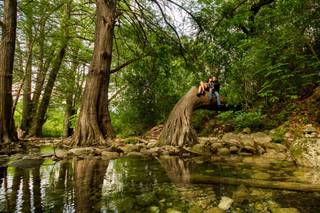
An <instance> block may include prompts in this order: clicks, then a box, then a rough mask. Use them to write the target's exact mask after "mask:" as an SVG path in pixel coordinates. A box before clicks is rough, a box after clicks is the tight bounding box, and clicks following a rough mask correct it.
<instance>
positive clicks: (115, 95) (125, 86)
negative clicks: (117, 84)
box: [108, 85, 128, 103]
mask: <svg viewBox="0 0 320 213" xmlns="http://www.w3.org/2000/svg"><path fill="white" fill-rule="evenodd" d="M127 87H128V85H124V86H123V87H121V88H120V89H119V90H118V91H116V92H115V93H114V94H113V95H112V96H111V97H110V98H109V100H108V102H109V103H110V102H111V101H112V100H113V99H114V98H115V97H117V96H118V95H119V94H120V93H121V92H122V91H123V90H125V89H126V88H127Z"/></svg>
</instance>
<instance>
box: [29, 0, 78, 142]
mask: <svg viewBox="0 0 320 213" xmlns="http://www.w3.org/2000/svg"><path fill="white" fill-rule="evenodd" d="M71 2H72V0H70V1H68V3H67V4H66V14H65V17H64V18H63V20H62V23H61V26H62V28H61V30H62V31H63V35H62V38H61V39H62V41H61V46H60V49H59V51H58V55H57V57H56V58H55V60H54V62H53V66H52V69H51V71H50V73H49V77H48V82H47V85H46V87H45V89H44V93H43V97H42V100H41V102H40V104H39V107H38V110H37V114H36V116H35V117H34V120H33V122H32V128H31V132H30V134H29V135H30V136H42V127H43V124H44V122H45V115H46V112H47V109H48V106H49V101H50V98H51V94H52V90H53V87H54V83H55V81H56V78H57V75H58V72H59V70H60V67H61V64H62V61H63V58H64V55H65V52H66V49H67V46H68V41H69V39H70V38H69V35H68V34H69V33H68V26H67V22H68V21H69V20H70V14H71Z"/></svg>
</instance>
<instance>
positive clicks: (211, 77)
mask: <svg viewBox="0 0 320 213" xmlns="http://www.w3.org/2000/svg"><path fill="white" fill-rule="evenodd" d="M213 78H216V79H217V80H218V77H217V76H213V75H212V76H209V77H208V79H207V82H209V79H213Z"/></svg>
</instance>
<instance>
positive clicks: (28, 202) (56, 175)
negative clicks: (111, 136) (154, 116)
mask: <svg viewBox="0 0 320 213" xmlns="http://www.w3.org/2000/svg"><path fill="white" fill-rule="evenodd" d="M311 171H314V170H308V169H300V168H295V167H290V168H289V167H283V168H280V167H277V168H276V169H275V170H272V169H270V168H268V169H267V168H265V167H261V168H259V167H252V166H250V165H240V164H238V165H233V164H223V163H203V164H199V165H198V164H195V163H193V162H191V161H190V160H187V159H180V158H172V157H162V158H159V159H149V158H147V159H145V158H121V159H117V160H111V161H105V160H101V159H70V160H63V161H59V162H54V161H52V160H44V161H38V160H18V161H16V162H14V163H11V164H10V166H8V167H6V166H2V167H0V212H130V213H131V212H166V211H167V210H168V209H175V210H178V211H180V212H188V211H189V209H200V210H201V211H202V210H203V211H204V210H206V209H209V208H212V207H215V206H217V205H218V203H219V201H220V199H221V196H229V197H231V198H233V199H234V200H235V202H234V204H233V206H234V208H237V209H240V210H241V211H238V212H257V210H256V209H255V208H256V206H258V207H261V206H262V207H263V208H265V209H268V208H270V207H269V206H268V205H271V204H272V205H273V204H275V203H276V205H277V206H278V207H279V206H283V207H294V208H297V209H300V210H307V211H304V212H316V211H313V209H318V208H319V204H318V203H319V202H318V201H319V199H320V194H319V193H297V192H290V191H279V190H268V189H256V188H250V187H245V188H244V187H242V186H240V187H238V186H228V185H222V184H215V185H212V184H211V185H206V184H201V185H200V184H198V185H197V184H193V183H191V182H190V177H191V176H192V175H194V174H205V175H212V176H218V175H220V176H225V177H242V178H248V177H251V178H252V177H257V178H269V176H270V179H275V180H278V179H280V178H281V180H289V181H293V180H295V181H300V182H303V181H304V180H303V178H304V177H305V176H306V177H310V175H309V174H312V177H313V179H312V182H313V183H314V182H316V181H317V180H318V179H317V178H319V176H320V175H319V174H316V172H311ZM267 174H269V175H267ZM299 200H303V202H298V201H299ZM243 201H247V202H243ZM271 201H272V202H271ZM251 203H253V204H251ZM270 203H271V204H270ZM262 207H261V208H262Z"/></svg>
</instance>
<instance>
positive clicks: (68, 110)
mask: <svg viewBox="0 0 320 213" xmlns="http://www.w3.org/2000/svg"><path fill="white" fill-rule="evenodd" d="M73 52H74V53H75V55H76V56H77V55H78V53H79V48H77V49H76V50H74V51H73ZM78 66H79V60H78V58H77V57H75V58H74V59H73V62H72V66H71V70H70V75H69V79H68V88H67V91H66V105H65V111H64V136H65V137H69V136H71V135H72V134H73V128H72V127H71V119H72V117H73V116H74V115H75V114H76V109H75V93H76V92H77V91H76V90H77V86H76V85H77V82H76V73H77V69H78Z"/></svg>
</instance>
